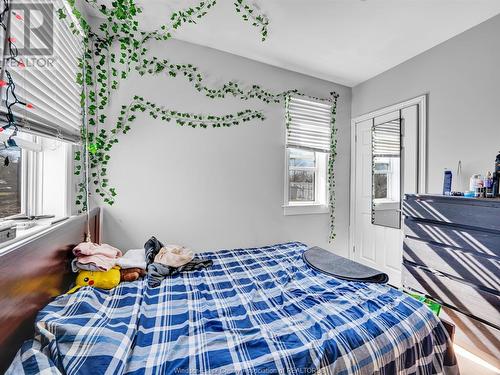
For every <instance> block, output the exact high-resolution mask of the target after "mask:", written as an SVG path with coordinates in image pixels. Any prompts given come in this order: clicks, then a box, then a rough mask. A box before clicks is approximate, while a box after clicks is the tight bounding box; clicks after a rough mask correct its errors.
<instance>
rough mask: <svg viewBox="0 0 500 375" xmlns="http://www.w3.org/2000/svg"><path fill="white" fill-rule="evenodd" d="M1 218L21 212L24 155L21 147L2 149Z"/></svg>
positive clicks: (0, 180)
mask: <svg viewBox="0 0 500 375" xmlns="http://www.w3.org/2000/svg"><path fill="white" fill-rule="evenodd" d="M0 162H1V163H2V166H0V218H2V219H3V218H5V217H8V216H12V215H16V214H19V213H21V202H22V198H21V194H22V186H21V180H22V171H23V168H22V155H21V150H20V149H4V150H1V151H0Z"/></svg>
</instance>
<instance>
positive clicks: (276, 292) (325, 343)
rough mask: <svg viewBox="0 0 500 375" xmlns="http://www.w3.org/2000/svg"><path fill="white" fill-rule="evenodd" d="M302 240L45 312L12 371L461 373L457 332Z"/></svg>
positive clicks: (63, 302)
mask: <svg viewBox="0 0 500 375" xmlns="http://www.w3.org/2000/svg"><path fill="white" fill-rule="evenodd" d="M306 249H307V247H306V246H305V245H304V244H301V243H296V242H294V243H286V244H279V245H274V246H266V247H262V248H250V249H236V250H221V251H217V252H205V253H201V254H199V256H200V257H201V258H204V259H212V260H213V262H214V264H213V266H212V267H210V268H207V269H202V270H198V271H193V272H187V273H183V274H180V275H176V276H174V277H171V278H167V279H165V280H164V281H163V282H162V284H161V286H160V287H158V288H150V287H148V285H147V282H146V281H145V280H141V281H136V282H133V283H121V284H120V285H119V286H118V287H116V288H115V289H112V290H109V291H106V290H99V289H94V288H91V287H84V288H81V289H80V290H79V291H78V292H76V293H75V294H72V295H62V296H60V297H58V298H56V299H55V300H54V301H53V302H52V303H50V304H49V305H47V306H46V307H45V308H44V309H43V310H42V311H40V313H39V314H38V316H37V319H36V323H35V331H36V335H35V338H34V339H33V340H30V341H27V342H25V343H24V345H23V346H22V348H21V349H20V351H19V352H18V354H17V356H16V358H15V360H14V362H13V363H12V365H11V367H10V368H9V370H8V373H11V374H20V373H28V374H31V373H40V372H43V373H54V374H59V373H61V374H93V375H96V374H309V373H321V374H345V375H347V374H370V375H371V374H397V373H404V374H414V373H418V374H442V373H450V374H454V373H457V372H458V370H457V367H456V365H455V361H454V356H453V354H452V352H451V351H450V341H449V338H448V336H447V333H446V330H445V329H444V327H443V326H442V324H441V323H440V322H439V320H438V318H437V317H436V316H434V315H433V313H432V312H431V311H430V310H429V309H428V308H427V307H426V306H424V305H423V304H421V303H420V302H418V301H416V300H414V299H412V298H410V297H408V296H406V295H405V294H403V293H401V292H400V291H398V290H396V289H394V288H392V287H390V286H387V285H380V284H368V283H358V282H349V281H343V280H340V279H336V278H334V277H332V276H329V275H327V274H323V273H320V272H317V271H316V270H314V269H313V268H311V267H310V266H308V265H307V264H306V263H304V261H303V259H302V253H303V252H304V251H305V250H306Z"/></svg>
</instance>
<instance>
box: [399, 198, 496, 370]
mask: <svg viewBox="0 0 500 375" xmlns="http://www.w3.org/2000/svg"><path fill="white" fill-rule="evenodd" d="M403 214H404V224H405V225H404V245H403V273H402V282H403V287H404V288H405V289H407V290H411V291H416V292H420V293H423V294H425V295H427V296H428V297H431V298H432V299H434V300H436V301H438V302H440V303H441V304H442V305H443V309H442V313H441V317H442V318H444V319H445V320H448V321H451V322H453V323H454V324H455V326H456V334H455V343H456V344H458V345H459V346H462V347H463V348H465V349H467V350H468V351H470V352H472V353H474V354H476V355H478V356H480V357H481V358H484V359H485V360H487V361H488V362H490V363H492V364H494V365H496V366H497V367H500V360H499V359H500V291H499V290H500V199H468V198H463V197H445V196H439V195H406V196H405V199H404V202H403Z"/></svg>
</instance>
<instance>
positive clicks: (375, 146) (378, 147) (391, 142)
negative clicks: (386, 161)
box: [372, 120, 401, 157]
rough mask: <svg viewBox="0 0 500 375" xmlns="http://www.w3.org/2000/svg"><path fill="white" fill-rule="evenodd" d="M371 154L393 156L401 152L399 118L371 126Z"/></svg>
mask: <svg viewBox="0 0 500 375" xmlns="http://www.w3.org/2000/svg"><path fill="white" fill-rule="evenodd" d="M372 152H373V156H378V157H394V156H399V155H400V153H401V125H400V120H394V121H390V122H386V123H383V124H380V125H376V126H374V127H373V131H372Z"/></svg>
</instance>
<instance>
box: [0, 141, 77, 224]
mask: <svg viewBox="0 0 500 375" xmlns="http://www.w3.org/2000/svg"><path fill="white" fill-rule="evenodd" d="M24 134H27V133H24ZM9 136H10V134H9V132H5V133H0V142H4V141H6V140H7V139H8V138H9ZM29 136H30V137H32V139H31V140H28V139H25V138H22V137H19V136H17V137H14V140H15V141H16V144H17V145H18V146H19V148H20V149H21V194H20V196H21V212H19V213H17V214H14V215H11V216H6V217H4V218H0V221H3V220H9V219H12V218H13V217H16V216H19V215H25V216H35V215H40V214H41V213H42V212H43V203H44V191H43V190H44V189H43V168H44V154H43V152H44V148H43V145H42V142H43V141H42V139H41V138H40V137H38V136H35V135H29ZM61 142H62V144H61V147H64V148H65V150H64V151H65V154H66V158H65V160H64V163H65V166H66V169H68V168H69V167H70V165H71V164H68V163H69V162H70V160H72V152H73V148H72V147H71V146H70V145H68V144H66V142H63V141H61ZM65 180H66V181H65V191H66V197H65V202H64V211H65V212H64V215H65V216H66V215H71V211H72V205H71V196H72V194H71V181H72V180H71V175H70V174H69V173H67V175H66V176H65Z"/></svg>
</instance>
